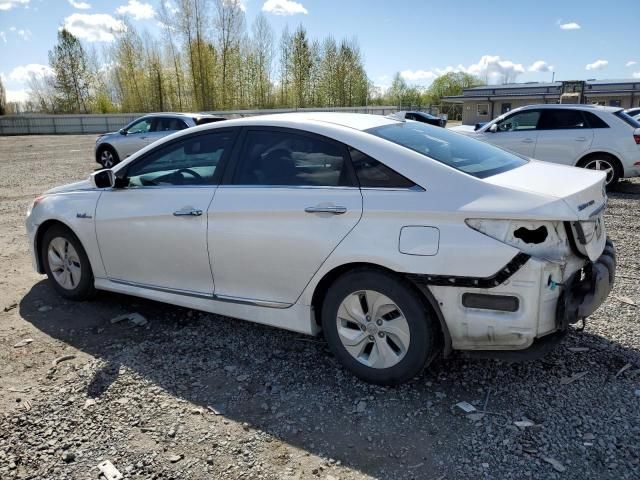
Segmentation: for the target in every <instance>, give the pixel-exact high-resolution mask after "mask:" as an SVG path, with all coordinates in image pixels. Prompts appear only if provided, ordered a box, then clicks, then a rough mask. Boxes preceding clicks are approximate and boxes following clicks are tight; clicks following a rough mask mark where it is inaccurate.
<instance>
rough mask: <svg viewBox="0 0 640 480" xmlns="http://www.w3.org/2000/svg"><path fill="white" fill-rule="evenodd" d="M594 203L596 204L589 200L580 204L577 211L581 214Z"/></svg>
mask: <svg viewBox="0 0 640 480" xmlns="http://www.w3.org/2000/svg"><path fill="white" fill-rule="evenodd" d="M594 203H596V201H595V200H589V201H588V202H586V203H581V204H580V205H578V211H579V212H581V211H582V210H584V209H585V208H587V207H590V206H591V205H593V204H594Z"/></svg>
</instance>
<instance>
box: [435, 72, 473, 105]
mask: <svg viewBox="0 0 640 480" xmlns="http://www.w3.org/2000/svg"><path fill="white" fill-rule="evenodd" d="M479 85H482V80H480V79H479V78H478V77H475V76H473V75H471V74H469V73H464V72H449V73H445V74H444V75H441V76H439V77H438V78H436V79H435V80H434V81H433V83H432V84H431V86H430V87H429V90H428V95H429V99H430V103H432V104H434V105H439V104H440V103H441V101H442V97H449V96H453V95H462V90H463V89H465V88H469V87H477V86H479Z"/></svg>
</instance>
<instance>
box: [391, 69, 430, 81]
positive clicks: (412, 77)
mask: <svg viewBox="0 0 640 480" xmlns="http://www.w3.org/2000/svg"><path fill="white" fill-rule="evenodd" d="M400 76H401V77H402V78H404V79H405V80H409V81H410V82H417V81H420V80H431V79H434V78H436V77H437V76H438V75H437V74H435V73H433V72H432V71H431V70H403V71H401V72H400Z"/></svg>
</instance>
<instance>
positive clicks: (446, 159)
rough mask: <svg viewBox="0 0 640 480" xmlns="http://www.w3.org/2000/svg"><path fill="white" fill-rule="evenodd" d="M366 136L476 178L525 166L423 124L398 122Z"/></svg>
mask: <svg viewBox="0 0 640 480" xmlns="http://www.w3.org/2000/svg"><path fill="white" fill-rule="evenodd" d="M367 132H368V133H370V134H372V135H375V136H377V137H380V138H384V139H385V140H388V141H390V142H393V143H396V144H398V145H401V146H403V147H406V148H408V149H411V150H413V151H415V152H418V153H420V154H422V155H424V156H425V157H428V158H431V159H433V160H436V161H438V162H440V163H444V164H445V165H448V166H450V167H453V168H455V169H457V170H460V171H461V172H464V173H467V174H469V175H473V176H474V177H478V178H487V177H490V176H491V175H496V174H498V173H502V172H506V171H508V170H512V169H514V168H517V167H520V166H522V165H525V164H526V163H527V162H528V160H526V159H525V158H523V157H520V156H518V155H515V154H513V153H510V152H507V151H506V150H502V149H500V148H498V147H494V146H493V145H489V144H488V143H484V142H480V141H479V140H475V139H473V138H469V137H467V136H465V135H462V134H459V133H455V132H452V131H450V130H447V129H446V128H433V127H432V126H430V125H426V124H424V123H418V122H398V123H392V124H389V125H384V126H382V127H376V128H371V129H369V130H367Z"/></svg>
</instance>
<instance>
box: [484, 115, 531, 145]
mask: <svg viewBox="0 0 640 480" xmlns="http://www.w3.org/2000/svg"><path fill="white" fill-rule="evenodd" d="M539 119H540V111H539V110H525V111H523V112H517V113H514V114H513V115H509V116H508V117H506V118H504V119H502V120H501V121H500V122H498V123H497V124H496V125H497V129H496V130H495V131H494V132H491V131H488V130H486V131H485V132H484V133H482V134H480V136H481V139H482V140H484V141H486V142H489V143H491V144H493V145H496V146H498V147H501V148H504V149H506V150H511V151H512V152H515V153H519V154H520V155H524V156H526V157H532V156H533V153H534V151H535V146H536V141H537V139H538V131H537V129H536V128H537V124H538V120H539Z"/></svg>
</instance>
